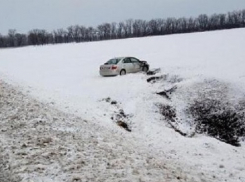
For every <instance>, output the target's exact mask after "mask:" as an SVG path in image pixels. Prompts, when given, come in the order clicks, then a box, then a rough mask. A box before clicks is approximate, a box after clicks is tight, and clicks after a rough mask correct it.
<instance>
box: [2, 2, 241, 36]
mask: <svg viewBox="0 0 245 182" xmlns="http://www.w3.org/2000/svg"><path fill="white" fill-rule="evenodd" d="M241 9H245V0H0V33H1V34H7V32H8V29H16V30H17V31H18V32H21V33H27V32H28V31H29V30H32V29H35V28H38V29H46V30H48V31H52V30H55V29H58V28H67V27H68V26H70V25H77V24H78V25H84V26H94V27H95V26H97V25H99V24H101V23H105V22H108V23H111V22H119V21H122V20H126V19H130V18H132V19H144V20H150V19H152V18H167V17H176V18H178V17H190V16H192V17H195V16H198V15H199V14H203V13H205V14H208V15H210V14H214V13H227V12H228V11H234V10H241Z"/></svg>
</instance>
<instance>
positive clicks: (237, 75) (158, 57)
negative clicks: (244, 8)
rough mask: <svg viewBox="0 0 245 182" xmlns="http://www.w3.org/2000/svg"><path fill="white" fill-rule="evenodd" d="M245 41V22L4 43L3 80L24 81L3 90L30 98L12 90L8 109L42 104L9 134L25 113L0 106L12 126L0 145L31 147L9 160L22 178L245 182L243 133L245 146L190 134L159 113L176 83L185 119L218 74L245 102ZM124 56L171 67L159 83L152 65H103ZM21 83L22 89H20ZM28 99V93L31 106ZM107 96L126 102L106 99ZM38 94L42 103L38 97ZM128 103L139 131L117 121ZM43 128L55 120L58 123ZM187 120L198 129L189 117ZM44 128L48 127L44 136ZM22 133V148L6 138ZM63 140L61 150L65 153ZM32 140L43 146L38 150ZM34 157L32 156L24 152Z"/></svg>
mask: <svg viewBox="0 0 245 182" xmlns="http://www.w3.org/2000/svg"><path fill="white" fill-rule="evenodd" d="M244 47H245V29H234V30H224V31H214V32H205V33H192V34H180V35H170V36H156V37H146V38H132V39H123V40H112V41H101V42H91V43H79V44H77V43H73V44H60V45H47V46H29V47H24V48H17V49H2V50H0V76H1V79H2V80H4V81H5V82H7V83H9V84H11V85H14V86H15V87H14V88H12V86H10V85H6V84H5V83H2V85H5V86H4V88H3V89H2V90H5V91H2V92H3V93H5V94H3V95H4V96H5V97H8V96H9V97H12V96H11V93H12V94H13V95H16V94H17V95H18V94H19V95H20V94H22V93H24V95H23V96H22V97H21V96H14V98H15V97H17V98H18V99H12V100H11V98H8V99H10V100H11V101H12V102H13V103H15V102H16V103H15V104H14V105H13V107H10V108H9V106H8V107H7V106H4V107H3V108H5V109H6V113H9V112H10V110H11V108H12V109H13V108H14V109H15V110H16V113H18V112H19V111H18V110H21V109H23V108H27V109H26V112H27V113H29V114H30V111H29V109H31V108H32V107H34V108H35V107H36V110H37V111H36V112H37V113H36V114H35V116H33V118H32V117H28V118H27V119H23V117H20V118H22V120H24V121H21V122H24V124H23V126H22V125H21V123H19V124H18V127H19V128H18V129H17V130H14V132H10V133H9V132H7V131H8V129H9V127H10V128H11V125H9V121H11V122H14V121H16V120H18V119H16V118H14V119H13V118H12V120H11V117H13V116H12V115H14V114H16V113H12V115H11V114H10V116H9V117H7V116H3V115H4V114H3V112H1V122H2V125H3V127H5V128H7V129H6V131H5V130H4V131H5V132H3V131H2V133H1V137H2V138H1V142H2V143H3V144H2V146H3V147H2V148H3V149H5V150H3V149H1V150H2V151H5V152H6V150H8V151H11V150H16V152H22V154H20V155H21V157H22V158H23V159H21V158H18V160H16V159H15V158H16V155H14V154H13V156H12V160H13V161H11V156H10V159H9V160H10V162H12V163H11V165H12V168H13V172H14V173H16V174H19V175H20V176H21V177H22V179H23V180H29V179H30V180H34V181H61V180H64V181H71V179H73V180H81V181H86V179H87V180H88V181H89V180H90V181H106V180H107V181H167V180H169V181H174V180H178V181H234V182H244V181H245V144H244V142H243V141H241V147H234V146H231V145H229V144H226V143H223V142H221V141H219V140H216V139H214V138H211V137H208V136H205V135H195V136H194V137H192V138H188V137H183V136H181V135H180V134H179V133H177V132H175V131H174V130H173V129H172V128H171V127H169V125H168V124H167V122H165V121H164V118H162V116H161V115H160V114H159V109H158V107H157V104H158V103H169V102H170V101H169V100H167V99H165V98H163V97H160V96H159V95H157V94H156V92H159V91H162V90H164V89H169V88H171V87H173V86H177V88H178V91H177V92H176V94H175V95H174V96H173V98H172V100H171V104H172V105H175V106H178V112H179V115H180V116H181V117H182V119H183V120H188V118H185V114H183V113H182V111H183V110H184V108H185V106H186V104H188V102H189V101H191V100H192V98H195V97H196V94H197V93H199V92H202V91H203V92H205V90H208V89H209V90H210V88H209V87H205V86H203V85H202V83H204V82H205V80H218V82H219V83H222V85H223V86H222V87H220V90H219V93H221V92H222V89H223V88H228V89H227V90H228V91H227V95H226V96H227V98H229V99H231V100H232V101H234V102H238V101H239V100H240V99H241V98H244V95H245V72H244V70H245V61H244V60H245V51H244ZM119 56H134V57H137V58H139V59H141V60H146V61H148V63H149V64H150V66H151V68H161V72H160V73H158V75H168V79H166V80H165V81H163V82H157V83H155V84H151V83H148V82H147V81H146V79H147V78H149V76H147V75H146V74H143V73H136V74H127V75H126V76H116V77H101V76H100V75H99V66H100V65H101V64H103V63H104V62H106V61H107V60H108V59H110V58H112V57H119ZM6 89H7V91H6ZM8 89H9V90H8ZM16 89H18V90H21V91H22V93H16V91H14V90H16ZM218 89H219V88H218ZM193 90H194V91H193ZM6 92H9V93H10V94H7V93H6ZM225 93H226V92H225ZM215 96H216V95H215ZM222 96H223V95H222V94H221V95H217V97H222ZM28 97H30V99H28ZM21 98H22V99H23V100H24V101H23V103H22V105H21V102H22V100H21ZM33 98H35V99H36V100H37V101H36V100H35V99H33ZM106 98H110V99H111V100H113V101H116V103H117V104H111V103H110V102H107V101H106V100H107V99H106ZM8 102H9V101H8ZM28 102H30V104H28ZM35 102H40V103H42V104H43V105H42V104H37V106H36V105H35ZM2 103H6V102H5V101H4V102H2ZM23 104H24V105H23ZM46 107H48V108H49V109H45V108H46ZM34 110H35V109H34ZM58 110H59V111H58ZM120 110H123V111H124V113H125V114H126V115H127V117H126V118H124V119H125V122H127V123H128V125H129V127H130V129H131V130H132V132H126V131H124V130H123V129H122V128H120V127H118V126H117V125H116V124H115V119H114V118H115V117H116V115H117V113H118V112H120ZM38 112H40V113H39V114H40V115H47V116H46V117H45V122H46V125H42V124H40V123H38V121H37V120H35V118H38V115H39V114H38ZM59 112H60V113H59ZM65 113H67V114H65ZM6 115H9V114H6ZM16 117H17V116H16ZM55 118H56V119H55ZM62 118H64V119H62ZM69 118H70V119H69ZM74 118H76V119H74ZM77 118H78V119H77ZM80 118H81V119H80ZM18 122H20V121H18ZM19 125H21V127H20V126H19ZM39 125H41V126H40V127H39ZM16 127H17V126H16ZM38 127H39V128H38ZM42 127H44V128H45V127H47V128H48V131H50V132H46V130H45V129H43V128H42ZM180 127H181V128H180V129H182V130H183V131H185V132H191V131H190V130H191V129H190V128H189V126H188V125H185V124H182V125H181V126H180ZM36 130H38V131H36ZM41 131H43V133H42V132H41ZM44 131H45V132H44ZM6 132H7V133H6ZM39 133H42V135H40V136H38V134H39ZM13 135H14V136H13ZM4 137H5V138H4ZM20 137H23V141H25V140H26V142H27V141H28V140H30V141H29V142H30V145H28V144H25V145H24V149H23V148H22V149H21V146H22V145H23V144H22V143H21V139H20ZM28 137H29V138H28ZM30 137H33V138H30ZM38 137H40V138H38ZM47 138H52V140H50V141H47V142H43V143H45V145H43V143H42V141H43V140H45V139H47ZM19 140H20V143H21V144H20V143H19V144H18V145H17V144H15V145H17V146H16V147H17V148H14V149H11V147H6V146H7V145H10V144H11V145H13V146H14V144H13V143H15V142H16V141H19ZM79 141H80V142H79ZM9 143H10V144H9ZM40 143H41V144H40ZM11 145H10V146H11ZM36 145H37V146H36ZM97 145H99V147H96V146H97ZM4 146H5V147H4ZM61 146H63V148H62V149H60V153H62V154H58V153H59V147H61ZM18 147H19V148H18ZM42 147H44V148H42ZM45 147H46V148H45ZM52 147H53V148H52ZM26 148H28V149H26ZM31 148H34V149H35V150H34V151H29V150H31ZM36 148H37V149H36ZM45 150H46V152H47V153H45ZM68 150H69V151H68ZM23 152H24V154H23ZM49 152H54V154H52V155H51V154H50V153H49ZM64 153H65V154H64ZM109 153H110V154H111V155H112V156H110V155H109ZM39 154H40V155H44V157H45V156H48V157H51V158H52V160H51V159H50V160H51V163H48V162H47V161H48V160H44V159H42V160H41V159H39V158H38V157H37V155H39ZM2 155H3V154H2ZM23 156H24V157H23ZM25 156H28V157H26V158H28V160H29V161H25V160H27V159H26V158H25ZM33 156H36V158H35V157H33ZM64 156H65V157H64ZM17 157H19V156H17ZM0 159H1V157H0ZM31 159H32V160H31ZM34 159H35V160H34ZM79 160H80V161H81V162H80V163H79V164H78V162H77V161H79ZM18 161H19V164H18ZM52 161H53V162H52ZM111 162H112V163H113V164H115V166H114V167H113V166H111V165H110V163H111ZM88 163H90V164H88ZM107 163H109V165H110V167H108V166H106V165H107ZM116 164H118V165H116ZM20 165H21V166H23V167H21V166H20ZM18 166H19V167H18ZM32 167H34V168H33V169H31V168H32ZM35 169H36V171H33V170H35ZM51 171H52V172H51ZM73 172H74V173H73ZM85 174H86V175H88V176H86V175H85ZM117 174H118V176H117ZM72 175H73V176H72ZM76 175H77V177H76ZM0 177H1V176H0Z"/></svg>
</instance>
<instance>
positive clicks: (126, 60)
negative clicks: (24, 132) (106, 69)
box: [123, 58, 134, 73]
mask: <svg viewBox="0 0 245 182" xmlns="http://www.w3.org/2000/svg"><path fill="white" fill-rule="evenodd" d="M123 67H124V69H125V70H126V72H127V73H132V72H133V71H134V65H133V63H132V62H131V59H130V58H124V60H123Z"/></svg>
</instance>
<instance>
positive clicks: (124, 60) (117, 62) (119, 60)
mask: <svg viewBox="0 0 245 182" xmlns="http://www.w3.org/2000/svg"><path fill="white" fill-rule="evenodd" d="M148 70H149V64H148V63H147V62H146V61H140V60H139V59H137V58H135V57H116V58H113V59H110V60H109V61H107V62H106V63H105V64H103V65H101V66H100V75H101V76H116V75H126V74H127V73H136V72H140V71H144V72H147V71H148Z"/></svg>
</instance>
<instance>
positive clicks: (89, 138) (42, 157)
mask: <svg viewBox="0 0 245 182" xmlns="http://www.w3.org/2000/svg"><path fill="white" fill-rule="evenodd" d="M0 121H1V122H0V128H1V132H0V143H1V145H0V161H1V164H0V181H1V182H11V181H45V182H48V181H113V182H114V181H190V180H191V181H199V180H195V178H194V177H191V175H186V174H184V172H183V171H182V170H181V169H180V168H178V169H176V168H175V167H176V166H172V167H171V165H169V164H167V162H166V161H163V160H162V159H160V158H157V157H156V156H152V155H151V154H150V153H149V152H147V148H143V147H142V146H139V145H138V144H137V141H134V140H132V138H131V137H130V135H129V134H128V133H126V131H125V132H124V131H123V130H122V131H121V129H120V128H119V131H120V132H119V133H117V134H116V133H114V132H111V131H110V130H108V129H107V128H104V127H99V126H98V125H96V124H93V123H91V122H88V121H86V120H83V119H81V118H79V117H76V116H74V115H71V114H66V113H63V112H60V111H58V110H56V109H54V108H53V107H52V105H47V104H43V103H40V102H38V101H36V100H34V99H32V98H30V97H27V96H25V95H23V94H22V93H21V92H19V91H18V89H16V88H14V87H12V86H10V85H8V84H6V83H4V82H2V81H1V82H0ZM115 127H118V126H116V125H115ZM197 179H198V178H197Z"/></svg>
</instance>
